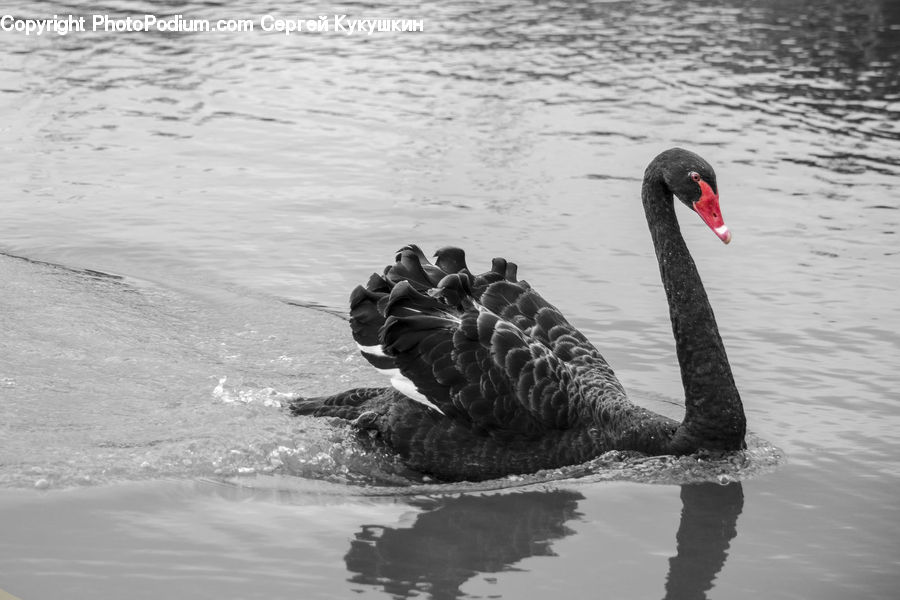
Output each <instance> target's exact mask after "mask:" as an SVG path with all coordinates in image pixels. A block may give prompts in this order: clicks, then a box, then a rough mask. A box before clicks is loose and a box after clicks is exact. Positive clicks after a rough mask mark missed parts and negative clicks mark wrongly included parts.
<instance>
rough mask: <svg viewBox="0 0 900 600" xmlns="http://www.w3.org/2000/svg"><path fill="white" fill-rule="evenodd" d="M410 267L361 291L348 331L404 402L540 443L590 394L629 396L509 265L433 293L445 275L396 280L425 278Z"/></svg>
mask: <svg viewBox="0 0 900 600" xmlns="http://www.w3.org/2000/svg"><path fill="white" fill-rule="evenodd" d="M401 259H402V257H400V256H398V263H397V264H401V265H402V262H403V261H402V260H401ZM406 262H407V264H406V265H405V266H402V268H396V269H393V271H392V270H391V269H392V267H389V268H388V269H386V272H385V275H384V276H382V277H379V276H375V278H373V279H370V281H369V284H368V285H367V287H366V288H357V290H356V291H354V298H352V299H351V307H352V308H351V324H352V325H353V326H354V336H355V337H356V338H357V342H358V343H359V344H360V346H361V347H362V349H363V354H364V356H366V358H367V359H369V360H370V362H372V363H373V364H374V365H375V366H376V367H378V368H380V369H382V370H385V371H387V372H388V373H389V374H391V375H392V383H393V385H394V387H395V388H396V389H398V390H399V391H400V392H402V393H403V394H404V395H406V396H407V397H409V398H411V399H413V400H415V401H417V402H420V403H421V404H424V405H425V406H428V407H429V408H431V409H433V410H435V411H437V412H439V413H441V414H443V415H444V416H445V417H447V418H450V419H459V420H463V421H466V422H468V423H469V425H470V426H471V427H474V428H476V429H484V430H490V431H497V432H502V431H508V432H514V433H516V434H518V435H523V434H524V435H528V434H533V435H539V434H540V433H542V432H544V431H546V430H548V429H565V428H567V427H569V426H570V425H571V424H572V423H573V422H574V421H575V420H577V419H578V418H579V414H580V411H582V410H583V409H584V407H585V405H586V402H585V397H586V395H587V394H589V393H591V391H592V388H593V389H594V390H595V388H597V387H598V386H599V387H602V388H605V389H606V390H608V391H612V392H615V393H617V394H618V393H623V392H622V390H621V386H620V385H619V383H618V381H617V380H616V378H615V375H614V374H613V372H612V370H611V369H610V368H609V366H608V365H607V363H606V361H605V360H603V358H602V356H601V355H600V353H599V352H598V351H597V350H596V348H594V347H593V345H591V344H590V342H588V340H587V339H586V338H585V336H584V335H583V334H581V332H579V331H578V330H577V329H575V328H574V327H573V326H572V325H571V324H569V323H568V321H566V319H565V318H564V317H563V316H562V314H561V313H560V312H559V311H558V310H557V309H556V308H555V307H554V306H552V305H551V304H550V303H548V302H547V301H546V300H544V299H543V298H542V297H541V296H540V295H539V294H537V293H536V292H535V291H534V290H533V289H532V288H531V286H529V285H528V284H527V283H525V282H519V281H515V265H512V263H508V262H507V261H504V260H503V259H495V260H494V265H493V268H492V270H491V271H489V272H488V273H485V274H483V275H479V276H474V277H473V276H470V275H468V274H467V273H466V270H465V269H462V270H460V272H458V273H455V274H454V273H450V274H447V275H445V276H444V277H443V278H442V279H441V281H440V282H439V283H438V285H436V286H434V287H428V285H429V284H430V281H431V280H432V279H433V278H435V277H437V276H439V275H440V274H439V273H431V276H430V277H429V273H428V269H424V268H423V269H422V272H423V273H424V274H425V276H424V278H423V277H422V274H421V273H418V272H415V273H414V276H413V277H410V278H403V277H396V275H398V274H400V273H403V274H406V273H409V272H411V271H418V270H417V269H409V268H408V267H409V266H410V261H409V260H407V261H406ZM439 263H440V260H439ZM510 265H512V266H510ZM392 278H393V279H394V281H392ZM354 300H355V302H354ZM364 322H365V324H367V325H366V327H363V326H362V325H363V324H364ZM373 325H377V326H378V330H377V333H376V332H374V331H373V330H372V326H373ZM364 330H365V331H364ZM362 334H365V336H363V335H362ZM376 338H377V339H376ZM373 342H377V343H373Z"/></svg>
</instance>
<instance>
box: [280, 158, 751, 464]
mask: <svg viewBox="0 0 900 600" xmlns="http://www.w3.org/2000/svg"><path fill="white" fill-rule="evenodd" d="M641 199H642V203H643V208H644V213H645V216H646V219H647V225H648V228H649V230H650V237H651V239H652V242H653V247H654V249H655V253H656V258H657V262H658V265H659V271H660V276H661V279H662V284H663V288H664V290H665V293H666V298H667V300H668V305H669V316H670V320H671V324H672V331H673V335H674V338H675V350H676V356H677V359H678V364H679V366H680V370H681V380H682V385H683V387H684V405H685V414H684V418H683V420H681V421H680V422H679V421H677V420H674V419H671V418H669V417H666V416H663V415H660V414H657V413H655V412H653V411H650V410H648V409H646V408H643V407H641V406H639V405H637V404H635V403H633V402H632V401H631V400H629V398H628V396H627V394H626V392H625V388H624V387H623V385H622V384H621V383H620V382H619V380H618V378H617V377H616V375H615V373H614V372H613V369H612V368H611V367H610V365H609V364H608V363H607V361H606V360H605V359H604V358H603V356H602V355H601V353H600V351H599V350H598V349H597V348H596V347H595V346H594V345H593V344H592V343H591V342H590V341H589V340H588V338H587V337H586V336H585V335H584V334H583V333H581V332H580V331H579V330H578V329H576V328H575V327H574V326H572V324H571V323H569V321H568V320H567V319H566V318H565V317H564V316H563V315H562V313H561V312H560V311H559V310H558V309H557V308H556V307H555V306H554V305H552V304H551V303H550V302H548V301H547V300H545V299H544V298H543V296H541V295H540V294H538V292H537V291H535V290H534V289H533V288H532V286H531V285H530V284H529V283H527V282H526V281H520V280H519V279H518V266H517V265H516V264H515V263H513V262H510V261H507V260H506V259H504V258H495V259H493V261H492V265H491V269H490V270H488V271H486V272H484V273H481V274H477V275H474V274H473V273H472V271H470V269H469V267H468V265H467V264H466V257H465V252H464V251H463V250H462V249H460V248H456V247H444V248H441V249H439V250H438V251H437V252H436V253H435V255H434V257H433V258H434V261H433V262H432V261H430V260H429V259H428V258H427V257H426V255H425V253H424V252H423V251H422V250H421V248H419V247H418V246H417V245H415V244H409V245H406V246H404V247H403V248H401V249H400V250H399V251H398V252H397V253H396V256H395V260H394V263H393V264H389V265H388V266H387V267H385V268H384V270H383V272H382V273H381V274H378V273H374V274H373V275H372V276H371V277H370V278H369V280H368V282H367V283H366V284H365V285H360V286H357V287H356V288H355V289H354V290H353V291H352V293H351V295H350V328H351V330H352V334H353V338H354V340H355V341H356V343H357V345H358V346H359V349H360V352H361V353H362V356H363V357H364V358H366V359H367V360H368V361H369V362H370V363H371V364H372V366H374V367H375V368H376V369H378V370H380V371H382V372H384V373H385V374H387V375H388V376H390V378H391V380H390V381H391V385H390V387H364V388H355V389H350V390H346V391H343V392H340V393H337V394H333V395H328V396H318V397H305V396H297V397H295V398H293V399H291V400H290V401H289V403H288V406H289V410H290V412H291V414H293V415H296V416H301V415H308V416H313V417H336V418H338V419H342V420H345V421H348V422H350V424H351V425H352V427H353V428H355V430H356V431H358V432H359V433H360V434H362V435H366V436H368V437H370V438H374V439H376V440H377V443H378V444H380V445H381V446H382V447H384V448H386V449H387V450H388V451H389V452H392V453H394V454H396V455H399V457H400V458H401V460H402V461H403V462H404V463H405V464H406V465H407V466H408V467H410V468H411V469H413V470H415V471H418V472H420V473H422V474H424V475H427V476H430V477H433V478H436V479H438V480H442V481H448V482H450V481H463V480H467V481H482V480H488V479H496V478H500V477H506V476H511V475H521V474H530V473H535V472H538V471H541V470H547V469H556V468H561V467H564V466H569V465H576V464H582V463H584V462H587V461H589V460H591V459H592V458H595V457H597V456H600V455H602V454H604V453H606V452H609V451H612V450H618V451H634V452H638V453H642V454H645V455H688V454H692V453H695V452H698V451H701V450H705V451H709V452H721V453H727V452H734V451H739V450H741V449H743V448H746V443H745V434H746V417H745V414H744V408H743V404H742V402H741V397H740V394H739V392H738V389H737V386H736V384H735V381H734V377H733V375H732V371H731V366H730V364H729V362H728V357H727V355H726V353H725V346H724V344H723V342H722V339H721V336H720V335H719V330H718V327H717V325H716V320H715V316H714V315H713V311H712V308H711V307H710V304H709V300H708V297H707V294H706V291H705V289H704V287H703V283H702V282H701V280H700V275H699V273H698V272H697V268H696V265H695V263H694V260H693V258H692V257H691V254H690V252H689V250H688V248H687V245H686V244H685V241H684V238H683V237H682V235H681V231H680V228H679V223H678V219H677V216H676V212H675V200H676V199H677V200H678V201H680V202H681V203H683V204H685V205H686V206H687V207H688V208H689V209H691V210H692V211H693V212H695V213H696V214H697V215H698V216H699V217H700V218H701V220H702V221H703V222H704V223H705V224H706V225H707V226H708V227H709V228H710V229H711V230H712V231H713V232H714V233H715V235H716V236H717V237H718V238H719V239H720V240H721V241H722V242H724V243H725V244H728V243H729V242H730V241H731V239H732V234H731V231H730V230H729V229H728V227H727V226H726V225H725V223H724V220H723V217H722V212H721V210H720V207H719V195H718V185H717V182H716V175H715V172H714V170H713V168H712V166H710V164H709V163H708V162H707V161H706V160H704V159H703V158H702V157H700V156H699V155H698V154H696V153H694V152H691V151H688V150H685V149H682V148H672V149H669V150H666V151H664V152H662V153H660V154H659V155H657V156H656V157H655V158H654V159H653V160H652V161H651V162H650V163H649V165H648V166H647V168H646V170H645V172H644V177H643V183H642V186H641Z"/></svg>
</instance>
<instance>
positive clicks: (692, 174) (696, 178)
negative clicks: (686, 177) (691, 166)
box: [690, 171, 700, 183]
mask: <svg viewBox="0 0 900 600" xmlns="http://www.w3.org/2000/svg"><path fill="white" fill-rule="evenodd" d="M690 177H691V180H692V181H696V182H698V183H699V182H700V173H698V172H697V171H691V172H690Z"/></svg>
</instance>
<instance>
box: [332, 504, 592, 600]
mask: <svg viewBox="0 0 900 600" xmlns="http://www.w3.org/2000/svg"><path fill="white" fill-rule="evenodd" d="M583 498H584V497H583V496H582V495H581V494H577V493H575V492H568V491H553V492H522V493H517V494H501V495H493V496H461V497H458V498H450V499H446V500H443V499H442V500H440V501H437V502H438V506H437V508H435V509H434V510H431V511H430V512H426V513H424V514H422V515H420V516H419V517H418V518H417V519H416V522H415V523H414V524H413V526H412V527H410V528H408V529H406V528H403V529H399V528H393V527H381V526H363V528H362V530H361V531H360V532H359V533H357V534H356V539H355V540H353V541H352V542H351V543H350V551H349V552H348V553H347V556H346V557H345V560H346V562H347V569H349V570H350V571H351V572H353V573H356V575H354V576H353V577H352V578H351V579H350V580H351V581H352V582H354V583H365V584H370V585H381V586H383V587H384V589H385V591H386V592H388V593H390V594H393V595H394V596H396V597H399V598H406V597H408V596H411V595H415V594H416V592H417V591H418V592H421V591H428V592H429V593H430V594H431V597H432V598H457V597H459V596H461V595H462V593H461V592H460V590H459V587H460V586H461V585H462V584H463V583H465V582H466V581H468V580H469V579H471V578H472V577H473V576H475V575H476V574H477V573H496V572H498V571H502V570H505V569H507V568H508V567H509V566H510V565H512V564H514V563H516V562H519V561H520V560H522V559H524V558H527V557H529V556H553V552H552V551H551V549H550V542H551V541H552V540H557V539H561V538H563V537H565V536H567V535H571V534H572V533H574V532H573V531H572V530H571V529H569V528H568V527H566V526H565V523H566V521H569V520H571V519H573V518H575V517H579V516H580V515H579V513H577V512H576V511H575V509H576V507H577V504H578V500H581V499H583Z"/></svg>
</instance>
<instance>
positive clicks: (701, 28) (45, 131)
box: [0, 0, 900, 600]
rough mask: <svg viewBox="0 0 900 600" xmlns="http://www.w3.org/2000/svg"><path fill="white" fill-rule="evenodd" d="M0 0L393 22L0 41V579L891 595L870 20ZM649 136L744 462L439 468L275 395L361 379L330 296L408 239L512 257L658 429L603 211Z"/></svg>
mask: <svg viewBox="0 0 900 600" xmlns="http://www.w3.org/2000/svg"><path fill="white" fill-rule="evenodd" d="M2 12H3V13H4V14H5V13H7V12H8V13H10V14H14V15H17V16H20V17H46V16H52V15H53V14H59V15H65V14H69V13H72V14H76V15H82V14H84V15H90V14H92V13H100V12H108V13H110V14H118V15H120V16H124V15H137V14H143V13H145V12H152V13H154V14H158V15H168V14H176V13H180V14H184V15H185V16H186V17H189V18H197V17H202V18H210V19H219V18H258V17H259V16H261V15H263V14H265V13H267V12H271V13H273V14H281V15H285V16H291V15H298V14H299V16H301V17H303V18H318V16H320V15H333V14H335V13H338V14H345V13H346V14H348V15H351V17H353V16H359V17H366V16H376V17H381V16H384V17H391V18H413V19H418V18H422V19H425V29H426V31H425V32H423V33H419V32H416V33H409V32H407V33H376V34H374V35H372V36H363V35H353V36H347V35H344V34H335V33H320V34H316V35H312V34H307V35H294V36H284V35H278V34H265V33H262V32H259V31H257V32H254V33H247V34H204V35H200V34H196V35H192V34H169V35H161V34H146V33H144V34H129V35H126V34H101V33H96V34H92V33H85V34H71V35H68V36H64V37H60V36H47V35H45V36H41V37H39V38H38V37H34V36H31V37H26V36H24V35H22V34H18V33H14V32H13V33H8V32H3V33H0V37H2V41H3V47H4V52H3V54H2V55H0V117H2V120H0V165H3V167H2V169H3V170H2V173H3V181H4V183H5V185H4V192H3V198H2V204H0V207H2V208H0V251H2V252H3V253H5V254H7V255H14V256H20V257H27V259H29V260H22V259H15V258H11V257H9V256H0V275H2V280H3V281H4V285H3V286H2V289H0V308H2V313H0V327H2V330H3V332H4V334H3V336H2V337H0V400H2V402H0V435H2V439H3V442H2V443H0V486H2V487H0V506H2V509H0V515H2V516H0V524H2V529H3V536H0V589H2V590H4V591H6V592H8V593H10V594H14V595H16V596H18V597H21V598H23V599H29V600H30V599H32V598H56V597H59V594H60V590H65V593H66V596H67V597H69V598H119V597H122V596H123V595H125V594H126V593H127V594H128V595H129V597H142V596H146V597H159V596H160V595H166V596H169V597H185V598H188V597H189V598H203V597H219V598H221V597H234V598H251V597H262V596H265V597H267V598H281V597H297V596H303V597H309V598H317V597H320V598H325V597H342V596H347V595H348V594H349V593H350V592H353V593H356V594H360V595H365V596H371V597H382V598H383V597H408V596H412V595H414V594H416V593H418V594H419V595H423V596H425V597H428V596H430V597H434V598H453V597H485V596H491V597H506V598H525V597H534V598H537V597H547V596H549V595H551V594H554V595H556V594H568V595H575V594H582V593H583V590H585V589H603V590H605V591H607V594H608V595H609V596H611V597H621V598H645V597H654V596H655V597H663V596H666V597H669V598H695V597H703V595H704V594H706V596H707V597H710V598H751V597H754V598H755V597H760V596H765V597H772V598H810V597H816V598H890V597H893V596H894V594H895V592H894V590H896V588H897V585H898V583H900V581H898V579H900V578H898V576H897V573H898V572H900V569H898V567H900V548H898V545H900V544H898V542H897V540H898V539H900V526H898V523H900V514H898V512H900V511H898V504H897V501H896V498H897V495H898V491H900V489H898V488H900V485H898V483H900V479H898V478H900V461H898V460H897V458H896V457H897V456H898V450H900V433H898V431H900V427H898V425H900V418H898V416H897V401H898V400H897V393H896V389H897V387H898V383H900V381H898V376H897V375H896V374H895V373H896V366H895V365H896V364H897V363H898V361H900V336H898V334H897V332H896V327H895V326H894V324H895V323H897V322H898V319H900V306H898V303H897V301H896V288H897V282H898V281H900V261H898V259H897V253H898V245H897V239H896V235H897V230H898V223H900V213H898V208H900V204H898V202H897V199H896V193H897V192H896V190H897V187H898V182H900V160H898V156H900V73H898V69H897V64H900V41H898V40H900V4H897V3H896V2H891V1H887V0H885V1H881V2H877V1H849V2H848V1H844V2H840V3H838V2H828V1H817V2H814V1H805V2H793V3H789V5H785V3H776V2H763V3H758V2H757V3H746V5H745V3H742V2H737V1H732V2H720V3H711V2H692V3H687V4H685V3H672V2H666V1H648V2H639V3H632V2H623V3H616V2H611V3H585V2H567V3H563V2H557V3H549V4H546V3H542V4H537V3H535V4H530V3H492V4H490V5H484V4H482V3H474V2H450V3H442V4H435V5H419V4H413V3H405V2H400V1H397V2H393V3H389V4H343V5H341V6H340V7H336V6H330V5H328V6H325V5H319V6H315V7H313V8H298V7H293V6H284V7H275V6H273V5H268V4H262V3H254V2H244V3H237V4H228V5H218V4H215V3H211V2H209V3H204V4H202V5H184V4H171V3H166V2H154V3H126V2H118V3H116V2H109V3H106V4H104V5H102V7H101V6H100V5H92V4H87V3H80V2H72V3H69V4H66V5H58V4H52V5H51V4H45V3H38V2H31V3H22V2H14V3H12V4H9V3H8V4H7V5H6V6H5V7H4V11H2ZM674 145H682V146H686V147H689V148H691V149H694V150H696V151H697V152H699V153H700V154H702V155H703V156H704V157H705V158H707V159H708V160H709V161H710V162H711V163H712V164H713V165H714V166H715V168H716V170H717V174H718V179H719V187H720V193H721V201H722V208H723V211H724V215H725V220H726V222H727V223H728V224H729V226H730V227H731V229H732V231H733V233H734V235H735V239H734V242H733V243H732V244H731V245H729V246H728V247H724V246H722V244H721V243H720V242H719V241H718V240H717V239H716V238H715V236H714V235H712V234H711V233H710V232H709V231H708V230H707V229H706V228H705V227H704V226H703V225H702V223H700V222H699V220H697V219H696V217H694V216H693V215H691V214H689V212H688V211H681V212H680V213H679V216H680V219H681V222H682V229H683V232H684V235H685V237H686V239H687V242H688V245H689V246H690V248H691V250H692V252H693V254H694V257H695V259H696V261H697V263H698V266H699V269H700V271H701V274H702V276H703V279H704V282H705V284H706V287H707V290H708V292H709V295H710V298H711V301H712V303H713V306H714V308H715V310H716V315H717V318H718V321H719V326H720V331H721V333H722V336H723V339H724V340H725V343H726V346H727V348H728V352H729V358H730V360H731V364H732V368H733V370H734V373H735V378H736V380H737V382H738V386H739V387H740V389H741V392H742V396H743V398H744V403H745V406H746V409H747V413H748V423H749V428H750V430H751V431H752V434H753V435H752V437H751V449H750V452H749V453H748V455H747V456H745V457H744V459H743V460H742V462H740V463H739V464H736V465H732V466H728V465H723V464H714V465H712V466H710V465H704V464H703V463H700V462H698V461H696V460H695V459H690V460H688V461H687V462H683V463H680V462H677V461H675V462H673V461H666V460H655V461H650V462H647V463H634V462H630V461H627V460H626V461H622V460H619V459H617V458H616V457H606V459H604V461H602V462H601V463H600V464H594V465H589V466H588V467H586V468H584V469H574V470H569V471H563V472H561V473H551V474H543V475H541V476H538V477H533V478H523V479H520V480H510V481H507V480H504V481H502V482H493V483H491V484H488V485H481V486H465V485H462V486H453V487H449V486H441V485H438V484H434V483H429V482H421V481H418V480H417V479H416V478H415V477H414V476H413V475H411V474H409V473H404V472H403V470H402V466H401V465H397V464H396V463H395V462H393V461H392V460H391V458H390V457H386V456H381V455H378V454H377V453H374V454H373V453H371V452H369V451H368V450H367V449H366V448H364V447H362V446H361V445H359V444H358V443H355V442H354V440H352V439H350V438H349V437H348V432H347V430H345V429H342V428H340V427H337V426H333V425H331V424H328V423H322V422H316V421H310V420H295V419H290V418H289V417H287V416H286V415H285V414H284V413H283V411H281V410H280V409H279V408H278V405H279V404H280V403H281V402H282V401H283V400H284V398H285V396H286V395H288V394H291V393H294V392H297V391H302V392H312V393H315V392H325V391H333V390H336V389H341V388H344V387H348V386H350V385H357V384H363V383H374V382H377V381H378V379H377V378H375V376H373V375H372V374H370V373H369V371H368V369H367V368H366V365H365V364H363V362H362V361H361V360H360V359H359V358H358V357H357V356H356V355H355V353H354V351H353V348H352V340H350V338H349V335H348V333H347V331H346V324H345V323H344V322H343V321H342V320H341V319H339V318H337V317H335V316H334V315H333V313H341V312H343V311H344V310H345V301H346V296H347V293H348V292H349V290H350V289H351V288H352V287H353V286H354V285H356V284H357V283H359V282H360V281H362V280H364V279H365V278H366V277H367V275H368V274H369V273H370V272H371V271H373V270H376V269H378V268H380V266H381V265H383V264H384V263H385V261H386V260H388V259H389V258H390V257H391V256H392V254H393V252H394V251H395V250H396V249H397V248H398V247H400V246H401V245H403V244H405V243H407V242H410V241H415V242H417V243H418V244H420V245H421V246H423V247H424V248H426V249H434V248H438V247H440V246H443V245H446V244H449V243H453V244H457V245H461V246H464V247H465V248H466V249H467V251H468V253H469V256H470V260H469V262H470V264H473V265H486V264H489V261H490V258H491V257H493V256H496V255H503V256H506V257H508V258H510V259H512V260H515V261H517V262H518V263H519V264H520V275H521V276H522V277H523V278H525V279H527V280H528V281H530V282H531V283H532V284H533V285H534V286H535V287H536V288H537V289H539V290H540V291H542V293H543V294H544V295H545V296H546V297H547V298H548V299H549V300H551V301H552V302H554V303H555V304H557V305H558V306H559V307H560V308H561V309H562V310H563V311H564V313H566V314H567V315H568V316H569V317H570V318H571V320H572V321H573V322H574V323H575V324H576V325H577V326H579V327H580V328H581V329H582V330H583V331H585V332H586V333H587V335H588V336H589V337H590V338H591V339H592V340H594V341H595V343H596V344H597V346H598V347H599V348H600V349H601V351H603V353H604V355H605V356H606V358H607V359H608V360H609V361H610V363H611V364H612V365H613V366H614V367H615V368H616V372H617V374H618V375H619V377H620V379H621V380H622V381H623V383H624V384H625V386H626V387H627V388H628V390H629V391H630V392H631V393H632V395H633V396H635V397H636V398H637V399H638V400H640V401H641V402H643V403H646V404H648V405H650V406H652V407H654V408H656V409H657V410H661V411H664V412H667V414H671V415H672V416H675V417H678V416H679V411H680V408H679V406H678V401H679V400H680V398H681V391H680V382H679V376H678V371H677V365H676V364H675V361H674V352H673V343H672V340H671V330H670V328H669V323H668V318H667V311H666V305H665V298H664V294H663V293H662V290H661V286H660V284H659V279H658V272H657V267H656V264H655V260H654V257H653V252H652V247H651V245H650V240H649V236H648V235H647V232H646V224H645V222H644V217H643V213H642V208H641V206H640V202H639V201H638V194H639V188H640V177H641V175H642V173H643V169H644V167H645V165H646V163H647V162H648V161H649V160H650V159H651V158H652V157H653V156H654V155H655V154H656V153H658V152H659V151H660V150H662V149H665V148H667V147H670V146H674ZM56 265H62V267H60V266H56ZM110 275H112V276H110ZM782 456H783V458H781V457H782ZM776 463H777V465H778V466H777V467H776V466H773V465H774V464H776ZM691 473H694V474H695V475H697V474H699V477H700V478H701V479H708V480H712V481H715V480H717V479H718V477H719V476H723V477H724V479H725V480H728V479H740V480H741V483H739V484H736V483H732V484H731V485H728V486H720V485H718V483H711V484H706V485H703V486H688V485H679V484H681V483H683V482H684V481H685V480H686V479H690V474H691ZM649 482H657V483H664V485H649V484H648V483H649ZM410 483H414V484H415V485H413V486H412V487H410ZM710 486H712V487H710ZM135 581H140V582H141V584H140V585H139V586H135V584H134V582H135ZM0 596H2V592H0Z"/></svg>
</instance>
